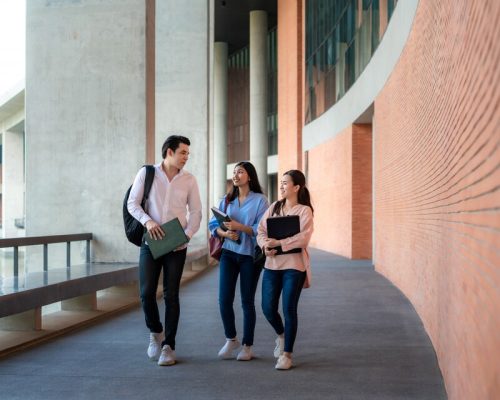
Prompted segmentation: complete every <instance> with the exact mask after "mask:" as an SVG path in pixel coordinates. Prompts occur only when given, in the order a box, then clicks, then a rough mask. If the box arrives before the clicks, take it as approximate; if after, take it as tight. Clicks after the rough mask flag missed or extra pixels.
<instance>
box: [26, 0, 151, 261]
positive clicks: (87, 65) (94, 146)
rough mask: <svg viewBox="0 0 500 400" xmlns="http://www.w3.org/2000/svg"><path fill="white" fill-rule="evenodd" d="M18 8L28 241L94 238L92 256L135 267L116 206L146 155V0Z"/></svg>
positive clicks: (85, 0) (36, 2)
mask: <svg viewBox="0 0 500 400" xmlns="http://www.w3.org/2000/svg"><path fill="white" fill-rule="evenodd" d="M26 8H27V10H26V13H27V24H26V25H27V37H26V55H27V58H26V152H27V159H26V235H46V234H66V233H77V232H92V233H94V235H95V244H94V246H93V254H92V258H93V259H94V260H98V261H113V260H117V261H122V260H130V261H136V260H137V254H138V250H137V248H136V247H135V246H133V245H131V244H129V243H128V242H127V240H126V238H125V236H124V233H123V228H122V200H123V195H124V193H125V190H126V188H127V187H128V186H129V185H130V184H131V183H132V180H133V178H134V176H135V173H136V172H137V170H138V168H139V167H140V166H141V165H142V164H143V163H144V159H145V4H144V1H143V0H106V1H102V0H80V1H71V2H69V1H57V0H54V1H47V0H30V1H28V2H27V7H26ZM49 257H50V254H49Z"/></svg>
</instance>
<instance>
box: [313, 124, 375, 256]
mask: <svg viewBox="0 0 500 400" xmlns="http://www.w3.org/2000/svg"><path fill="white" fill-rule="evenodd" d="M371 153H372V141H371V125H352V126H350V127H348V128H346V129H344V130H343V131H342V132H341V133H340V134H338V135H337V136H335V137H334V138H333V139H331V140H329V141H327V142H326V143H323V144H321V145H320V146H316V147H315V148H313V149H311V150H309V152H308V163H307V165H308V168H307V182H308V183H307V184H308V187H309V190H310V191H311V196H312V199H313V206H314V234H313V237H312V239H311V246H312V247H315V248H317V249H322V250H326V251H330V252H333V253H336V254H339V255H342V256H344V257H348V258H371V253H372V229H371V222H372V190H371V186H372V180H371V179H372V178H371V163H372V159H371Z"/></svg>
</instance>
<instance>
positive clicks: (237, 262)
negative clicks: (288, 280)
mask: <svg viewBox="0 0 500 400" xmlns="http://www.w3.org/2000/svg"><path fill="white" fill-rule="evenodd" d="M261 271H262V268H260V267H254V265H253V257H252V256H247V255H242V254H238V253H235V252H233V251H229V250H225V249H224V250H222V256H221V258H220V264H219V308H220V315H221V317H222V323H223V324H224V334H225V335H226V338H228V339H232V338H234V337H235V336H236V326H235V321H234V309H233V302H234V295H235V291H236V281H237V280H238V275H239V276H240V294H241V307H242V308H243V341H242V343H243V344H246V345H247V346H252V345H253V337H254V331H255V321H256V313H255V291H256V290H257V283H258V282H259V276H260V272H261Z"/></svg>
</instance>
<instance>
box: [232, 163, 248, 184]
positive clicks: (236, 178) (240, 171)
mask: <svg viewBox="0 0 500 400" xmlns="http://www.w3.org/2000/svg"><path fill="white" fill-rule="evenodd" d="M249 181H250V180H249V177H248V172H247V171H246V169H245V168H243V167H242V166H238V167H236V168H235V169H234V171H233V184H234V186H236V187H242V186H245V185H248V182H249Z"/></svg>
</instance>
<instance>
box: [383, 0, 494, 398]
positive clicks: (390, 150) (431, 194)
mask: <svg viewBox="0 0 500 400" xmlns="http://www.w3.org/2000/svg"><path fill="white" fill-rule="evenodd" d="M499 20H500V2H498V1H485V2H479V1H474V2H472V1H469V0H453V1H452V0H443V1H433V0H421V1H420V2H419V6H418V9H417V14H416V17H415V21H414V24H413V29H412V32H411V34H410V37H409V39H408V41H407V44H406V47H405V49H404V51H403V53H402V55H401V58H400V60H399V62H398V64H397V66H396V67H395V69H394V70H393V72H392V75H391V77H390V79H389V81H388V83H387V84H386V85H385V87H384V89H383V91H382V92H381V94H380V95H379V96H378V97H377V99H376V102H375V118H374V172H373V173H374V184H375V185H374V192H375V196H374V201H375V205H374V214H375V218H374V221H375V237H374V238H375V248H374V252H375V254H374V263H375V266H376V269H377V270H378V271H379V272H380V273H382V274H383V275H385V276H386V277H388V278H389V279H390V280H391V281H392V282H393V283H394V284H396V285H397V286H398V287H399V288H400V289H401V290H402V291H403V292H404V293H405V294H406V296H408V298H409V299H410V301H411V302H412V303H413V305H414V306H415V309H416V310H417V312H418V314H419V315H420V317H421V319H422V321H423V323H424V325H425V328H426V330H427V332H428V333H429V336H430V337H431V340H432V342H433V344H434V347H435V349H436V352H437V356H438V360H439V364H440V367H441V370H442V372H443V375H444V378H445V383H446V387H447V392H448V396H449V398H450V399H493V398H499V396H500V380H499V372H500V371H499V362H498V359H499V351H500V334H499V332H500V312H499V310H500V289H499V288H500V270H499V266H500V150H499V148H500V124H499V121H500V111H499V107H500V91H499V84H500V68H499V65H500V46H499V44H498V38H499V37H500V24H499V23H498V21H499Z"/></svg>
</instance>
